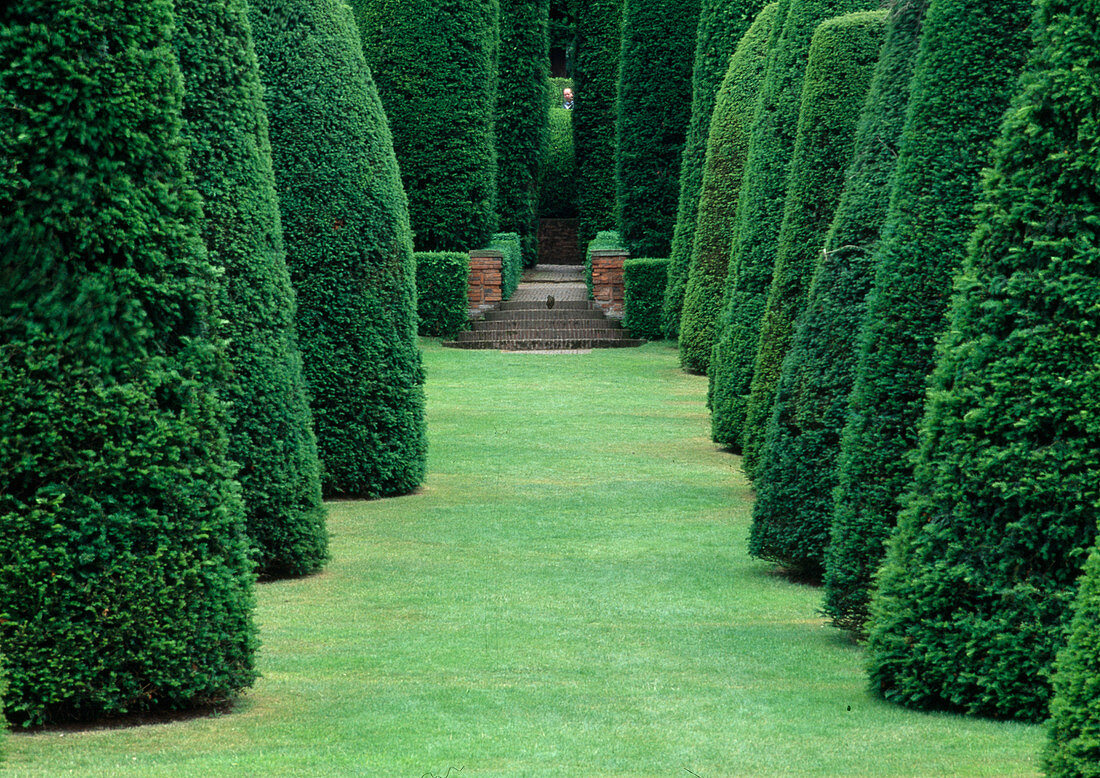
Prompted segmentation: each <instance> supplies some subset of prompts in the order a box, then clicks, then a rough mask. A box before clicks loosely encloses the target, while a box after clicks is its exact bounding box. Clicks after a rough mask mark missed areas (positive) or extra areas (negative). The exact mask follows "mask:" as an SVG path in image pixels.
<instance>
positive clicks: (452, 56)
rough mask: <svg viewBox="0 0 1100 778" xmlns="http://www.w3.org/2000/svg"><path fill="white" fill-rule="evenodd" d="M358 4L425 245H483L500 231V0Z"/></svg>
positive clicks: (372, 0) (415, 225) (416, 231)
mask: <svg viewBox="0 0 1100 778" xmlns="http://www.w3.org/2000/svg"><path fill="white" fill-rule="evenodd" d="M350 5H351V7H352V10H353V11H354V12H355V20H356V22H357V23H358V25H359V31H360V34H361V36H362V44H363V47H362V51H363V54H364V55H365V56H366V59H367V64H368V65H369V66H370V69H371V72H372V74H373V76H374V81H375V83H376V84H377V86H378V93H379V95H380V96H381V98H382V104H383V105H384V106H385V111H386V117H387V118H388V119H389V126H390V130H391V131H392V132H393V147H394V151H395V152H396V154H397V161H398V163H399V164H400V166H401V179H402V181H403V182H404V186H405V192H406V193H407V194H408V198H409V206H408V208H409V220H410V223H411V224H412V230H413V241H414V243H415V244H416V248H417V250H418V251H468V250H469V249H471V248H477V247H479V246H484V245H485V244H486V243H488V242H489V238H490V236H491V235H492V233H493V230H494V229H495V211H496V192H497V156H496V143H495V133H494V129H493V123H494V115H495V113H496V94H497V78H496V68H497V51H498V21H499V20H498V16H499V6H498V0H461V2H449V3H440V2H437V1H436V0H402V2H392V0H350ZM526 33H527V31H526V30H525V31H524V33H523V34H524V35H526ZM509 59H510V58H506V61H508V60H509ZM529 61H530V60H529ZM512 86H514V85H509V87H508V89H509V93H510V92H511V88H512ZM529 110H531V111H535V112H537V111H539V107H538V106H532V107H531V108H530V109H529ZM525 140H529V141H531V142H537V139H534V138H525ZM531 161H532V160H528V162H531Z"/></svg>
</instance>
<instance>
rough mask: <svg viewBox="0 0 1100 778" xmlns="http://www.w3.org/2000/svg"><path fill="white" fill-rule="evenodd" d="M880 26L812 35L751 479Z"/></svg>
mask: <svg viewBox="0 0 1100 778" xmlns="http://www.w3.org/2000/svg"><path fill="white" fill-rule="evenodd" d="M868 13H870V12H868ZM875 13H878V12H875ZM884 22H885V18H884V17H883V16H882V15H881V14H879V15H877V16H865V15H864V16H856V17H844V20H843V21H832V20H830V21H829V22H826V23H823V24H822V26H821V27H819V28H818V30H817V31H816V32H815V33H814V38H813V42H812V43H811V45H810V54H809V64H808V65H807V67H806V77H805V80H804V81H803V84H802V108H801V109H800V111H799V115H798V135H797V137H796V139H795V147H794V155H793V157H792V158H791V173H790V176H789V177H788V179H787V199H786V202H785V203H784V206H783V209H784V210H783V223H782V225H781V226H780V229H779V239H778V243H777V245H776V257H775V267H774V268H773V270H772V283H771V288H770V289H769V290H768V297H767V301H766V302H765V304H764V313H763V316H762V317H761V320H760V339H759V342H758V344H757V347H756V358H755V361H754V363H753V373H752V382H751V383H750V384H749V397H748V400H747V402H746V405H745V435H744V438H743V440H742V445H741V448H742V451H743V452H744V466H745V470H746V472H748V473H749V474H750V475H751V474H754V473H755V472H756V469H757V466H758V465H759V462H760V457H761V448H762V447H763V445H764V437H765V433H766V429H767V426H768V421H769V420H770V419H771V415H772V407H773V405H774V404H775V391H776V388H777V387H778V385H779V373H780V370H781V369H782V363H783V358H784V357H785V356H786V355H787V350H788V348H789V347H790V343H791V337H792V336H793V334H794V326H795V323H796V322H797V321H798V319H799V317H800V316H801V315H802V311H803V309H804V308H805V307H806V296H807V293H808V291H809V286H810V280H811V278H812V276H813V272H814V270H815V269H816V268H817V265H818V262H819V260H820V258H821V247H822V246H823V245H824V243H825V237H826V235H827V234H828V231H829V225H830V224H832V220H833V215H834V214H835V213H836V206H837V203H838V202H839V200H840V194H841V191H842V190H843V188H844V173H845V171H846V170H847V168H848V164H849V163H850V162H851V160H852V154H853V152H854V149H855V133H856V124H857V120H858V119H859V113H858V111H853V110H851V106H853V105H862V104H863V102H864V100H865V99H866V97H867V88H868V86H869V85H870V81H871V73H872V71H873V70H874V67H875V63H876V62H877V61H878V55H879V51H880V50H881V49H882V36H883V26H884Z"/></svg>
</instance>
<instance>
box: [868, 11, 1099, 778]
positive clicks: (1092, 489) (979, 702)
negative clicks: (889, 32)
mask: <svg viewBox="0 0 1100 778" xmlns="http://www.w3.org/2000/svg"><path fill="white" fill-rule="evenodd" d="M936 6H937V3H936V1H935V0H934V2H933V5H932V11H930V16H931V14H932V12H934V11H935V10H936ZM1041 8H1042V14H1041V16H1040V18H1039V22H1040V23H1039V24H1038V25H1037V26H1036V27H1037V29H1038V31H1039V35H1038V42H1039V45H1038V47H1037V48H1036V49H1035V53H1034V54H1033V55H1032V57H1031V58H1030V61H1029V63H1028V69H1027V71H1026V73H1025V76H1024V78H1023V80H1022V82H1021V85H1022V90H1021V91H1020V92H1019V93H1018V95H1017V97H1016V98H1015V100H1014V101H1013V104H1012V107H1011V110H1010V111H1009V112H1008V115H1007V119H1006V120H1005V122H1004V125H1003V128H1002V131H1001V135H1000V139H999V140H998V142H997V144H996V146H995V149H994V151H993V170H992V172H991V173H990V174H989V175H988V176H986V178H985V180H984V193H983V197H982V199H981V205H980V209H979V213H980V216H979V218H978V226H977V228H976V229H975V231H974V234H973V236H972V238H971V240H970V243H969V249H968V253H967V258H966V261H965V263H964V265H963V269H962V272H961V273H960V274H959V275H958V276H957V277H956V279H955V284H954V289H955V292H954V297H953V299H952V304H951V312H950V315H949V325H948V327H947V329H946V331H945V334H944V336H943V337H942V338H941V339H940V342H939V344H938V348H937V364H936V369H935V372H934V373H933V376H932V379H931V382H930V388H929V392H928V399H927V401H926V405H925V411H924V417H923V421H922V424H921V429H920V438H919V440H920V446H919V450H918V453H917V456H916V464H915V476H914V482H913V485H912V487H911V489H910V491H909V493H908V495H907V497H906V500H905V503H904V508H903V510H902V513H901V516H900V518H899V525H898V530H897V534H896V536H895V538H896V539H895V540H894V541H893V542H892V543H891V546H890V549H889V551H888V554H887V559H886V562H885V564H884V565H883V568H882V571H881V573H880V581H879V586H878V589H877V590H876V592H875V595H874V600H873V603H872V614H873V615H872V622H871V625H870V629H869V633H868V649H869V660H870V667H871V679H872V684H873V686H874V688H875V689H876V690H877V691H878V692H880V693H881V694H883V695H885V696H886V697H887V698H889V699H891V700H896V701H898V702H902V703H904V704H907V705H913V706H917V707H933V706H947V707H952V708H961V709H963V710H966V711H968V712H971V713H978V714H982V715H989V716H996V717H1006V718H1017V719H1022V720H1026V721H1041V720H1043V719H1045V718H1046V717H1047V707H1048V702H1049V697H1050V691H1051V688H1050V676H1051V673H1052V670H1053V668H1052V664H1053V661H1054V657H1055V654H1056V653H1057V651H1058V649H1059V648H1060V647H1061V646H1062V645H1063V644H1064V643H1065V639H1066V628H1067V627H1068V626H1069V621H1070V615H1071V612H1072V609H1071V607H1070V606H1071V603H1072V601H1073V598H1074V595H1075V593H1076V589H1077V580H1078V577H1079V575H1080V574H1081V569H1082V565H1083V562H1084V560H1085V557H1086V554H1088V552H1089V550H1090V549H1091V548H1092V546H1093V544H1094V542H1095V539H1096V531H1097V521H1096V517H1097V513H1096V506H1097V505H1098V504H1100V460H1098V458H1097V453H1096V440H1097V436H1098V435H1100V372H1098V371H1097V369H1096V366H1097V364H1100V319H1098V318H1097V315H1096V312H1097V310H1098V309H1100V279H1098V273H1097V267H1098V262H1100V218H1098V216H1097V209H1096V203H1097V201H1098V200H1100V145H1098V143H1097V141H1098V139H1100V124H1098V117H1097V113H1096V105H1097V87H1100V75H1098V74H1100V70H1098V69H1097V66H1098V65H1100V54H1098V51H1100V50H1098V49H1097V43H1098V42H1100V35H1098V33H1097V30H1096V16H1095V8H1094V7H1093V6H1090V7H1089V11H1088V12H1087V13H1086V12H1085V11H1084V10H1083V8H1082V6H1080V5H1078V4H1077V3H1074V2H1072V1H1071V0H1058V1H1057V2H1049V1H1048V2H1044V3H1043V5H1042V6H1041ZM1013 21H1014V20H1013ZM1025 46H1026V42H1025ZM1092 683H1093V684H1095V683H1096V681H1095V679H1093V680H1092ZM1093 766H1094V767H1095V766H1096V765H1095V763H1094V764H1093Z"/></svg>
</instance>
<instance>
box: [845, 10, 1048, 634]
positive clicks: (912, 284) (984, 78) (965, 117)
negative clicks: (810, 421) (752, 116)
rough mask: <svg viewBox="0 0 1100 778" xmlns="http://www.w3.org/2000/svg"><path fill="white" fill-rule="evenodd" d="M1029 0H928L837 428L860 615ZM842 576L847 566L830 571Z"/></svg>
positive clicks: (894, 505) (892, 512) (1017, 59)
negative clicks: (846, 405)
mask: <svg viewBox="0 0 1100 778" xmlns="http://www.w3.org/2000/svg"><path fill="white" fill-rule="evenodd" d="M1030 17H1031V3H1030V2H1029V0H1010V1H1007V2H1001V1H999V0H998V2H993V0H982V2H977V3H964V4H959V3H954V2H946V0H933V1H932V3H931V5H930V6H929V9H928V12H927V14H926V15H925V19H924V23H923V28H922V32H921V43H920V52H919V54H918V58H917V65H916V69H915V71H914V74H913V81H912V83H911V90H912V94H911V96H910V102H909V108H908V115H907V117H906V123H905V129H904V131H903V133H902V142H901V148H900V150H899V157H898V162H897V172H896V176H897V178H896V181H895V183H894V186H893V189H892V191H891V196H890V206H889V209H888V212H887V218H886V223H885V225H884V227H883V234H882V241H881V242H880V244H879V246H878V248H877V249H876V250H875V253H874V256H873V257H872V260H871V261H872V263H873V264H874V266H875V280H874V283H873V284H872V288H871V291H870V293H869V294H868V297H867V309H866V312H865V315H864V320H863V323H862V324H861V326H860V336H859V344H858V356H857V362H856V370H855V381H854V383H853V387H852V394H851V400H850V414H849V417H848V421H847V423H846V424H845V428H844V431H843V432H842V434H841V448H840V455H839V458H838V465H837V475H838V481H839V485H838V488H837V499H836V505H835V507H834V511H835V512H834V516H833V533H834V535H835V536H836V537H837V538H842V539H843V540H842V541H841V542H843V543H844V544H845V548H844V549H843V550H841V549H839V548H838V549H837V551H836V553H837V555H838V558H839V557H841V556H842V557H843V558H844V559H846V561H845V562H844V565H845V570H846V572H845V573H843V575H844V576H845V581H846V582H845V583H844V584H843V588H844V591H843V592H841V591H840V589H839V588H838V587H836V586H834V587H833V589H832V591H831V593H830V597H842V598H843V601H844V603H845V604H844V606H843V607H844V608H845V611H846V616H845V617H844V618H845V620H846V622H847V624H848V625H850V626H852V627H854V628H857V629H858V628H859V625H860V624H861V623H862V622H863V621H864V620H865V619H866V608H867V606H866V603H867V598H868V594H869V589H870V586H871V580H872V577H873V575H874V573H875V571H876V570H877V568H878V566H879V564H880V563H881V561H882V554H883V550H884V542H885V540H886V538H887V536H888V535H889V534H890V532H891V531H892V529H893V527H894V525H895V524H896V523H897V510H898V499H899V498H900V496H901V495H902V493H903V491H904V490H905V489H906V488H907V487H908V484H909V482H910V480H911V478H912V467H911V465H910V464H909V462H910V460H909V452H910V451H911V450H912V449H913V448H914V447H915V445H916V428H917V423H918V421H919V419H920V415H921V409H922V407H923V400H924V394H925V385H926V379H927V376H928V374H929V373H930V372H931V370H932V366H933V351H934V348H933V344H934V342H935V338H936V336H937V334H938V333H939V332H940V331H941V330H942V328H943V326H944V324H945V317H946V314H947V295H948V292H949V290H950V285H951V281H950V279H951V278H952V276H953V275H954V273H955V272H956V271H957V269H958V267H959V265H960V264H961V262H962V257H963V256H964V254H965V246H966V240H967V237H968V235H969V233H970V232H971V231H972V229H973V226H974V203H975V201H976V199H977V196H978V190H979V184H980V171H981V169H982V167H983V166H984V165H986V164H988V161H989V152H990V149H991V147H992V141H993V138H994V136H995V134H996V128H997V123H998V121H999V119H1000V117H1001V116H1002V114H1003V113H1004V111H1005V108H1006V107H1007V105H1008V99H1009V95H1010V91H1011V88H1012V86H1013V84H1014V83H1015V80H1016V78H1017V77H1018V74H1019V71H1020V68H1021V67H1022V66H1023V59H1024V57H1025V56H1026V52H1027V49H1028V44H1029V38H1028V35H1027V27H1028V24H1029V21H1030ZM831 574H832V575H834V576H837V579H836V581H837V582H838V583H839V581H840V578H839V576H840V575H841V573H840V572H839V566H835V567H834V570H833V572H832V573H831Z"/></svg>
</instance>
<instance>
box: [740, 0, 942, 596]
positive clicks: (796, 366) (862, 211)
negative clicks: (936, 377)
mask: <svg viewBox="0 0 1100 778" xmlns="http://www.w3.org/2000/svg"><path fill="white" fill-rule="evenodd" d="M926 8H927V0H925V1H924V2H918V3H913V2H910V0H898V1H897V2H895V3H894V4H893V5H892V7H891V9H890V12H889V17H888V20H887V26H886V34H885V38H886V40H885V43H884V44H883V48H882V54H881V55H880V57H879V60H878V63H877V65H876V66H875V72H874V76H873V78H872V81H871V87H870V91H869V93H868V97H867V101H866V102H865V104H864V106H863V111H862V115H861V118H860V121H859V127H858V130H857V133H856V144H855V155H854V158H853V161H852V164H851V165H850V166H849V168H848V172H847V175H846V183H845V185H844V192H843V194H842V195H841V198H840V203H839V205H838V206H837V211H836V215H835V216H834V219H833V223H832V226H831V227H830V231H829V235H828V236H827V239H826V241H825V251H824V254H823V257H822V259H821V260H820V263H819V265H818V267H817V270H816V271H815V272H814V275H813V281H812V282H811V285H810V290H809V295H808V298H807V303H806V310H805V313H804V314H803V316H802V318H801V320H800V322H799V324H798V326H797V327H796V330H795V334H794V338H793V340H792V341H791V349H790V353H789V355H788V356H787V358H786V360H785V361H784V363H783V371H782V376H781V378H780V383H779V389H778V392H777V394H776V402H775V409H774V411H773V419H772V420H771V426H770V427H769V429H768V435H769V436H770V437H769V438H768V439H767V440H766V441H765V447H764V460H763V463H762V473H761V477H760V479H759V492H758V494H759V500H760V501H761V502H764V503H768V504H770V507H769V508H767V509H766V511H765V508H764V506H761V509H760V515H761V516H762V517H763V518H762V520H763V521H766V522H767V523H768V524H769V525H770V526H771V527H772V529H771V530H770V531H769V533H768V534H771V535H775V536H776V538H777V541H776V543H775V546H776V548H777V549H783V552H782V553H783V557H784V561H785V562H786V563H787V564H788V565H792V566H796V567H800V568H802V570H803V572H804V573H807V574H815V575H816V574H817V573H818V572H819V571H820V568H821V565H822V554H823V553H826V552H827V549H829V548H830V543H829V530H830V525H831V523H832V515H833V499H832V494H833V490H834V488H835V486H836V455H837V452H838V450H839V444H840V431H841V429H842V428H843V426H844V420H845V417H846V414H847V409H848V394H849V393H850V391H851V387H852V370H853V367H854V363H855V350H856V346H855V335H856V332H857V331H858V329H859V323H860V319H861V315H862V311H863V300H864V297H865V296H866V294H867V291H868V289H869V288H870V284H871V278H872V269H871V263H870V256H871V252H872V251H873V249H874V247H875V245H876V243H877V242H878V235H879V231H880V229H881V227H882V223H883V220H884V219H885V217H886V203H887V202H888V200H889V184H890V181H891V180H892V178H893V176H892V173H893V170H894V167H895V161H896V159H897V147H898V141H899V140H900V136H901V129H902V125H903V123H904V120H905V107H906V104H907V102H908V94H909V80H910V77H911V75H912V72H913V64H914V62H915V60H916V53H917V44H918V42H919V35H920V23H921V19H922V17H923V15H924V11H925V9H926ZM765 494H767V497H765V496H764V495H765ZM780 500H781V503H780ZM779 528H782V529H781V530H780V529H779Z"/></svg>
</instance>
